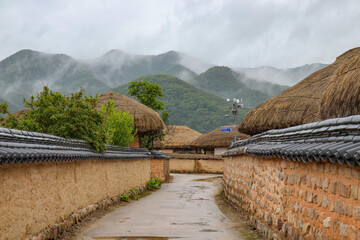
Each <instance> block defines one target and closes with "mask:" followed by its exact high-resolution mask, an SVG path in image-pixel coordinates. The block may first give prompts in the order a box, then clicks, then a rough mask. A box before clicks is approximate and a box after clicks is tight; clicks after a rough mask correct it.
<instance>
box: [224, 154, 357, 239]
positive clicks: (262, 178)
mask: <svg viewBox="0 0 360 240" xmlns="http://www.w3.org/2000/svg"><path fill="white" fill-rule="evenodd" d="M224 192H225V196H226V198H227V199H228V200H229V202H230V203H231V204H232V205H233V206H234V207H236V208H238V209H239V214H240V213H241V212H242V213H245V214H244V215H248V216H250V220H251V221H252V222H253V224H254V225H255V226H256V227H257V228H258V229H259V230H260V231H261V232H263V233H264V234H265V235H266V236H267V237H269V238H270V239H296V240H298V239H351V240H359V239H360V167H349V166H347V165H340V164H337V163H325V162H307V163H303V162H292V161H286V160H282V159H279V158H271V159H265V158H257V157H252V156H248V155H238V156H229V157H225V167H224Z"/></svg>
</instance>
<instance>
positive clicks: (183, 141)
mask: <svg viewBox="0 0 360 240" xmlns="http://www.w3.org/2000/svg"><path fill="white" fill-rule="evenodd" d="M201 135H202V134H201V133H199V132H197V131H195V130H193V129H191V128H189V127H187V126H175V125H170V126H167V127H166V130H165V136H164V140H163V141H161V142H160V141H156V142H154V147H155V148H186V147H189V146H190V143H191V142H192V141H194V140H195V139H196V138H198V137H199V136H201Z"/></svg>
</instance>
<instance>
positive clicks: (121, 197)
mask: <svg viewBox="0 0 360 240" xmlns="http://www.w3.org/2000/svg"><path fill="white" fill-rule="evenodd" d="M129 198H130V197H129V195H127V194H126V193H123V194H121V195H120V199H121V201H123V202H128V201H129Z"/></svg>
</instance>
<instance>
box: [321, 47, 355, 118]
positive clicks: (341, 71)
mask: <svg viewBox="0 0 360 240" xmlns="http://www.w3.org/2000/svg"><path fill="white" fill-rule="evenodd" d="M349 53H351V54H352V56H351V57H350V58H348V59H347V60H346V61H344V62H343V64H342V65H341V66H340V67H339V68H338V69H337V70H336V72H335V74H334V76H333V77H332V78H331V81H330V84H329V86H328V88H327V90H326V91H325V93H324V95H323V97H322V98H321V102H320V117H321V119H328V118H338V117H346V116H350V115H358V114H360V48H355V49H352V50H350V51H349Z"/></svg>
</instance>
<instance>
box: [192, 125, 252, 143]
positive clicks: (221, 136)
mask: <svg viewBox="0 0 360 240" xmlns="http://www.w3.org/2000/svg"><path fill="white" fill-rule="evenodd" d="M236 129H237V128H236ZM220 130H221V127H220V128H217V129H215V130H213V131H211V132H209V133H206V134H204V135H202V136H200V137H198V138H197V139H195V140H194V141H193V142H192V143H191V145H192V146H194V147H202V148H215V147H229V146H230V144H231V142H232V141H234V131H233V130H234V128H232V130H231V132H221V131H220ZM236 137H237V138H238V139H246V138H248V137H249V135H246V134H243V133H240V132H239V130H238V129H237V132H236Z"/></svg>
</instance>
